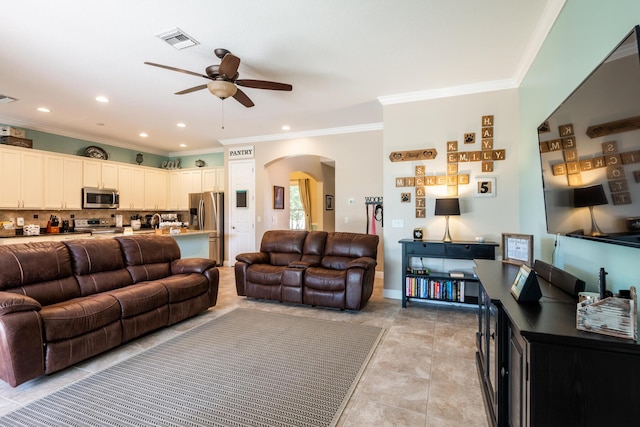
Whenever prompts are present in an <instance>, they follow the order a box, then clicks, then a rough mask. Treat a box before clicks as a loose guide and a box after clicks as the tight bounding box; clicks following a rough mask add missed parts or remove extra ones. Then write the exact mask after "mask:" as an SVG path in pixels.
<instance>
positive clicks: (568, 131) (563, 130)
mask: <svg viewBox="0 0 640 427" xmlns="http://www.w3.org/2000/svg"><path fill="white" fill-rule="evenodd" d="M558 133H559V134H560V137H561V138H564V137H565V136H570V135H573V124H572V123H567V124H566V125H560V126H558Z"/></svg>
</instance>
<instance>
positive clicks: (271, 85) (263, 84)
mask: <svg viewBox="0 0 640 427" xmlns="http://www.w3.org/2000/svg"><path fill="white" fill-rule="evenodd" d="M236 84H237V85H239V86H244V87H251V88H254V89H269V90H286V91H290V90H292V89H293V86H291V85H290V84H286V83H277V82H267V81H264V80H246V79H243V80H236Z"/></svg>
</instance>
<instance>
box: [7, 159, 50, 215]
mask: <svg viewBox="0 0 640 427" xmlns="http://www.w3.org/2000/svg"><path fill="white" fill-rule="evenodd" d="M42 166H43V155H42V154H41V153H38V152H36V151H32V150H29V149H24V150H23V149H5V148H0V180H2V185H0V207H2V208H11V209H41V208H42V205H43V204H44V189H43V180H44V172H43V167H42Z"/></svg>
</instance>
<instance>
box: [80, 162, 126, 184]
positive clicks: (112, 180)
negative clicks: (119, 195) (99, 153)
mask: <svg viewBox="0 0 640 427" xmlns="http://www.w3.org/2000/svg"><path fill="white" fill-rule="evenodd" d="M82 176H83V178H82V182H83V185H84V186H85V187H95V188H115V189H117V188H118V165H116V164H113V163H106V161H100V160H85V161H84V165H83V175H82Z"/></svg>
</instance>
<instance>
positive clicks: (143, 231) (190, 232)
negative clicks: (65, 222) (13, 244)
mask: <svg viewBox="0 0 640 427" xmlns="http://www.w3.org/2000/svg"><path fill="white" fill-rule="evenodd" d="M213 232H214V230H187V232H186V233H180V234H165V236H171V237H179V236H188V235H194V234H209V233H213ZM153 233H155V229H152V228H143V229H140V230H134V231H133V234H134V235H136V234H153ZM82 235H87V237H89V236H94V237H97V236H99V237H116V236H123V235H124V233H95V234H92V233H91V232H90V231H67V232H64V233H40V234H36V235H32V236H25V235H22V234H20V235H12V236H0V239H15V238H30V237H33V238H38V237H47V236H48V237H57V236H60V237H64V236H69V237H75V236H82Z"/></svg>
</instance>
